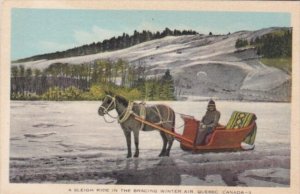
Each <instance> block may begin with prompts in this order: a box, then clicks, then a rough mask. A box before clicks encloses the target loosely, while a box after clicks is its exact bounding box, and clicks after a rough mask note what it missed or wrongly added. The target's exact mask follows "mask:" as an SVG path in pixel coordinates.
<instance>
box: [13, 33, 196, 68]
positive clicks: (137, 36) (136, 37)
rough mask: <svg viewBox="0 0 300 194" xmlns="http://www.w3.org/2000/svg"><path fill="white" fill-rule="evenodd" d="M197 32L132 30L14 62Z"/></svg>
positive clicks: (103, 49)
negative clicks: (130, 32)
mask: <svg viewBox="0 0 300 194" xmlns="http://www.w3.org/2000/svg"><path fill="white" fill-rule="evenodd" d="M194 34H198V33H197V32H196V31H193V30H182V31H181V30H176V29H175V30H170V29H169V28H165V30H164V31H162V32H159V31H157V32H155V33H153V32H151V31H146V30H143V31H142V32H138V31H136V30H135V31H134V33H133V35H131V36H129V35H128V34H126V33H123V35H122V36H118V37H112V38H110V39H105V40H103V41H102V42H97V43H95V42H93V43H91V44H86V45H83V46H79V47H75V48H72V49H69V50H66V51H57V52H54V53H48V54H42V55H36V56H32V57H29V58H24V59H20V60H17V61H16V62H27V61H36V60H41V59H48V60H50V59H58V58H65V57H74V56H83V55H89V54H95V53H101V52H106V51H114V50H118V49H124V48H128V47H131V46H134V45H137V44H139V43H142V42H146V41H150V40H155V39H159V38H163V37H166V36H181V35H194Z"/></svg>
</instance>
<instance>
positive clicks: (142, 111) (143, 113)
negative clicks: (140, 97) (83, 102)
mask: <svg viewBox="0 0 300 194" xmlns="http://www.w3.org/2000/svg"><path fill="white" fill-rule="evenodd" d="M107 97H109V98H111V100H112V101H111V103H110V104H109V105H108V106H107V107H104V106H103V105H101V106H100V108H103V110H104V111H103V112H104V113H105V114H107V115H109V116H110V117H111V118H114V119H118V123H120V124H122V123H124V122H125V121H127V120H128V119H129V117H130V116H131V115H134V116H137V117H140V118H141V119H142V120H145V119H146V104H145V103H144V102H142V103H139V104H138V105H137V106H139V109H140V111H139V114H136V113H135V112H133V107H134V106H136V105H135V104H134V102H129V104H128V106H127V108H126V110H124V112H123V113H121V115H120V116H117V117H114V116H112V115H110V114H109V112H108V111H109V110H112V109H115V108H116V107H117V105H116V98H115V97H112V96H110V95H107ZM166 107H167V106H166ZM154 109H155V111H153V112H155V113H156V114H157V115H158V117H159V120H160V121H159V122H158V123H154V124H156V125H161V124H164V123H171V122H173V121H171V120H169V119H170V108H169V107H167V109H168V117H167V120H166V121H163V118H162V116H161V113H160V111H159V109H158V107H157V105H155V106H154ZM104 120H105V121H106V119H105V117H104ZM106 122H107V121H106ZM109 123H111V122H109ZM144 127H145V123H144V122H141V127H140V130H143V129H144Z"/></svg>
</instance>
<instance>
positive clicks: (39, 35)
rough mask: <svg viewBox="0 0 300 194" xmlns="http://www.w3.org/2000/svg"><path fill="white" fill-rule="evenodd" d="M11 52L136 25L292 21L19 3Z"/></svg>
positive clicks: (221, 26) (94, 38) (206, 27)
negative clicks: (31, 6) (29, 5)
mask: <svg viewBox="0 0 300 194" xmlns="http://www.w3.org/2000/svg"><path fill="white" fill-rule="evenodd" d="M11 14H12V15H11V17H12V25H11V58H12V60H17V59H21V58H25V57H30V56H33V55H37V54H44V53H49V52H56V51H62V50H66V49H70V48H74V47H76V46H81V45H84V44H90V43H93V42H99V41H102V40H104V39H109V38H111V37H113V36H119V35H122V34H123V33H127V34H129V35H131V34H133V32H134V30H138V31H142V30H150V31H152V32H156V31H162V30H164V29H165V28H166V27H168V28H170V29H171V30H174V29H179V30H183V29H186V30H190V29H191V30H195V31H197V32H199V33H203V34H208V33H209V32H212V33H213V34H227V33H228V32H231V33H232V32H235V31H239V30H258V29H262V28H267V27H290V25H291V20H290V14H289V13H282V12H281V13H271V12H266V13H262V12H208V11H205V12H204V11H163V10H159V11H154V10H152V11H150V10H67V9H65V10H64V9H28V8H14V9H13V10H12V13H11Z"/></svg>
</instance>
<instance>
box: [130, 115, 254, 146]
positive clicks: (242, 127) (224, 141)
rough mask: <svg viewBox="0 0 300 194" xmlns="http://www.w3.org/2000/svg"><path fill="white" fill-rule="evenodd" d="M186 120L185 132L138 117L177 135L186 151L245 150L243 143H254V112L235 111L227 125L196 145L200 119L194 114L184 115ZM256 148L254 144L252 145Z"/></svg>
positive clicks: (215, 130) (218, 127)
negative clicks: (177, 131) (179, 132)
mask: <svg viewBox="0 0 300 194" xmlns="http://www.w3.org/2000/svg"><path fill="white" fill-rule="evenodd" d="M181 117H182V119H183V120H184V130H183V134H182V135H181V134H178V133H176V132H172V131H169V130H167V129H164V128H162V127H160V126H157V125H155V124H153V123H150V122H147V121H145V120H144V119H142V118H140V117H136V119H137V120H139V121H140V122H143V123H145V124H146V125H150V126H152V127H155V128H157V129H158V130H161V131H164V132H165V133H168V134H170V135H172V136H174V137H175V139H177V140H178V141H179V142H180V147H181V148H182V149H183V150H185V151H193V152H208V151H211V152H218V151H228V150H230V151H238V150H245V149H244V147H242V143H243V142H244V143H246V144H248V145H254V141H255V136H256V130H257V126H256V122H255V120H256V116H255V114H253V113H245V112H237V111H235V112H233V113H232V115H231V118H230V119H229V121H228V123H227V125H226V126H223V125H219V126H217V127H216V128H215V129H214V130H213V132H212V133H211V134H210V135H209V136H208V137H206V140H205V142H206V143H204V144H201V145H196V137H197V133H198V127H199V124H200V121H199V120H197V119H195V118H194V117H193V116H188V115H182V116H181ZM252 148H254V146H252Z"/></svg>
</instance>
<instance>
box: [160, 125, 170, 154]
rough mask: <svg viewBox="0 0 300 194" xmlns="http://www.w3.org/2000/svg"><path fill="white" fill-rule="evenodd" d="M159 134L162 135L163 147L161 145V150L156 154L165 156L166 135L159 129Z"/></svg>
mask: <svg viewBox="0 0 300 194" xmlns="http://www.w3.org/2000/svg"><path fill="white" fill-rule="evenodd" d="M160 136H161V137H162V139H163V147H162V150H161V152H160V154H159V155H158V156H159V157H162V156H165V155H166V147H167V142H168V140H167V137H166V134H165V133H164V132H162V131H160Z"/></svg>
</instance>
